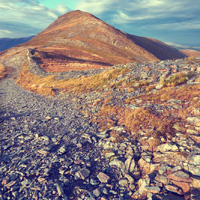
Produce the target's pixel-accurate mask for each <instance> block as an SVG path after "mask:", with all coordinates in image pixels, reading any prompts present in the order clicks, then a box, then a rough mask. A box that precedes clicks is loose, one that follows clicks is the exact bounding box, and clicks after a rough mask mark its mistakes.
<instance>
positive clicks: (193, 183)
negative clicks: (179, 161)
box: [192, 178, 200, 189]
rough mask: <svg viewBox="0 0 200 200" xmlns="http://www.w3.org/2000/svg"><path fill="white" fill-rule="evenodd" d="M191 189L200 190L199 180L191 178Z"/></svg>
mask: <svg viewBox="0 0 200 200" xmlns="http://www.w3.org/2000/svg"><path fill="white" fill-rule="evenodd" d="M192 180H193V181H192V187H194V188H196V189H200V179H197V178H192Z"/></svg>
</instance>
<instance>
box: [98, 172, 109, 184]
mask: <svg viewBox="0 0 200 200" xmlns="http://www.w3.org/2000/svg"><path fill="white" fill-rule="evenodd" d="M97 178H98V179H99V181H100V182H101V183H107V182H108V180H109V179H110V177H109V176H107V175H106V174H104V173H103V172H99V174H98V175H97Z"/></svg>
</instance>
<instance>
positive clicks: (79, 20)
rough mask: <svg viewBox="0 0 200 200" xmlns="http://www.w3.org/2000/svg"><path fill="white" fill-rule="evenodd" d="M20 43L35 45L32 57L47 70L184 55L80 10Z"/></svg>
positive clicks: (153, 59) (64, 69) (81, 67)
mask: <svg viewBox="0 0 200 200" xmlns="http://www.w3.org/2000/svg"><path fill="white" fill-rule="evenodd" d="M20 46H21V47H22V46H23V47H26V46H27V47H36V49H35V52H36V53H35V54H34V56H36V57H37V58H38V59H39V61H40V64H41V67H43V68H44V69H45V70H46V71H49V72H59V71H67V70H85V69H93V68H100V67H108V66H111V65H115V64H125V63H129V62H142V61H158V60H166V59H178V58H183V57H186V56H185V55H184V54H183V53H181V52H180V51H178V50H177V49H175V48H172V47H170V46H168V45H166V44H164V43H162V42H160V41H158V40H155V39H150V38H145V37H139V36H134V35H130V34H127V33H125V32H122V31H120V30H118V29H115V28H114V27H112V26H110V25H109V24H107V23H105V22H103V21H101V20H100V19H98V18H97V17H95V16H93V15H91V14H89V13H86V12H82V11H72V12H69V13H67V14H65V15H62V16H61V17H59V18H58V19H57V20H56V21H55V22H53V23H52V24H51V25H50V26H49V27H47V28H46V29H45V30H44V31H42V32H41V33H39V34H38V35H37V36H35V37H34V38H33V39H31V40H30V41H29V42H27V43H24V44H22V45H20Z"/></svg>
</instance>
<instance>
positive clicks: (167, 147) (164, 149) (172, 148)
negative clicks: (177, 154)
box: [157, 143, 178, 153]
mask: <svg viewBox="0 0 200 200" xmlns="http://www.w3.org/2000/svg"><path fill="white" fill-rule="evenodd" d="M157 151H160V152H162V153H164V152H167V151H178V147H177V146H176V145H175V144H171V143H166V144H162V145H159V146H158V147H157Z"/></svg>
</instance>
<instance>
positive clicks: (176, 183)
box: [171, 180, 190, 193]
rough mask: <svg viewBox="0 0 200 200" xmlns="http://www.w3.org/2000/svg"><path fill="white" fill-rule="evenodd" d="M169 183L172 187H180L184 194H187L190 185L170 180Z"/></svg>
mask: <svg viewBox="0 0 200 200" xmlns="http://www.w3.org/2000/svg"><path fill="white" fill-rule="evenodd" d="M171 182H172V183H173V184H174V185H177V186H178V187H180V188H181V189H182V190H183V192H184V193H187V192H189V191H190V185H189V183H185V182H179V181H174V180H171Z"/></svg>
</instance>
